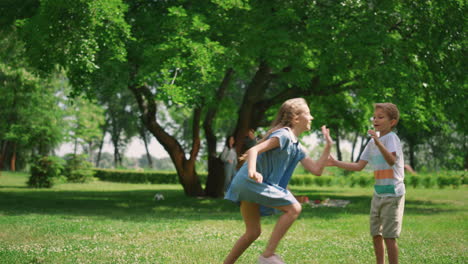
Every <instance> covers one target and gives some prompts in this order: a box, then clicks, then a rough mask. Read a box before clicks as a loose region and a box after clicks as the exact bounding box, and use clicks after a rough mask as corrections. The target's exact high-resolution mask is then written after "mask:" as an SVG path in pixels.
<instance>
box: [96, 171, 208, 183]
mask: <svg viewBox="0 0 468 264" xmlns="http://www.w3.org/2000/svg"><path fill="white" fill-rule="evenodd" d="M94 172H95V175H94V176H95V177H96V178H99V179H100V180H103V181H110V182H127V183H152V184H177V183H179V177H178V175H177V172H175V171H135V170H109V169H94ZM198 177H199V179H200V182H201V183H205V182H206V178H207V174H206V173H198Z"/></svg>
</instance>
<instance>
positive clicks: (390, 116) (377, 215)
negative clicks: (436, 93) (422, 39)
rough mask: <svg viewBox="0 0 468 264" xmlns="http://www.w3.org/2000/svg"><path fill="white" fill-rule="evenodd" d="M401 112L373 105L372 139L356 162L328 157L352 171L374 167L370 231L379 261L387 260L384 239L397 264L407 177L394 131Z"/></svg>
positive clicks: (330, 163)
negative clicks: (369, 166) (368, 166)
mask: <svg viewBox="0 0 468 264" xmlns="http://www.w3.org/2000/svg"><path fill="white" fill-rule="evenodd" d="M399 118H400V113H399V111H398V108H397V107H396V105H394V104H392V103H378V104H374V117H373V125H374V128H375V131H374V130H369V131H368V133H369V134H370V135H371V137H372V139H371V140H370V141H369V144H367V146H366V148H365V149H364V151H363V153H362V155H361V158H360V160H359V161H358V162H357V163H348V162H342V161H338V160H335V159H334V158H333V157H331V156H330V157H329V160H328V166H337V167H339V168H342V169H346V170H351V171H360V170H362V169H363V168H364V167H365V166H366V165H367V163H370V164H371V165H372V166H373V169H374V178H375V185H374V195H373V197H372V203H371V210H370V232H371V235H372V237H373V242H374V251H375V256H376V260H377V264H383V263H385V260H384V257H385V250H384V242H385V246H386V247H387V254H388V260H389V263H390V264H396V263H398V246H397V242H396V238H398V237H399V236H400V232H401V225H402V220H403V211H404V206H405V184H404V182H403V180H404V178H405V172H404V159H403V152H402V148H401V144H400V139H399V138H398V136H397V135H396V134H395V133H394V132H392V129H393V128H394V127H395V126H396V125H397V123H398V120H399Z"/></svg>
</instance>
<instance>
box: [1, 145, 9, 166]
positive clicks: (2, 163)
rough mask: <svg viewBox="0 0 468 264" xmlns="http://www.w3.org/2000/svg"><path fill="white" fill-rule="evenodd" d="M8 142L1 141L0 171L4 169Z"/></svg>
mask: <svg viewBox="0 0 468 264" xmlns="http://www.w3.org/2000/svg"><path fill="white" fill-rule="evenodd" d="M7 145H8V141H6V140H5V141H2V144H1V146H2V149H1V151H0V170H3V169H4V163H5V157H6V150H7Z"/></svg>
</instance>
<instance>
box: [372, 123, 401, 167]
mask: <svg viewBox="0 0 468 264" xmlns="http://www.w3.org/2000/svg"><path fill="white" fill-rule="evenodd" d="M372 132H373V133H372ZM369 133H370V134H371V136H372V138H373V139H374V142H375V145H376V146H377V148H378V149H379V151H380V153H382V156H383V157H384V159H385V161H386V162H387V163H388V165H390V166H393V165H395V162H396V153H395V152H389V151H388V150H387V148H386V147H385V146H384V144H382V142H380V140H379V138H378V137H377V134H375V132H374V131H369Z"/></svg>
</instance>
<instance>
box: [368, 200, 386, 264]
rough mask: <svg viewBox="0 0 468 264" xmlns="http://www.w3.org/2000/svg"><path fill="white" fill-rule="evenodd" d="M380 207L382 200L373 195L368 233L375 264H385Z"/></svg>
mask: <svg viewBox="0 0 468 264" xmlns="http://www.w3.org/2000/svg"><path fill="white" fill-rule="evenodd" d="M381 207H382V198H381V197H378V196H376V195H374V196H373V197H372V201H371V209H370V219H369V220H370V221H369V222H370V233H371V236H372V242H373V245H374V253H375V259H376V263H377V264H384V263H385V248H384V242H383V238H382V218H381V215H380V209H381Z"/></svg>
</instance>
